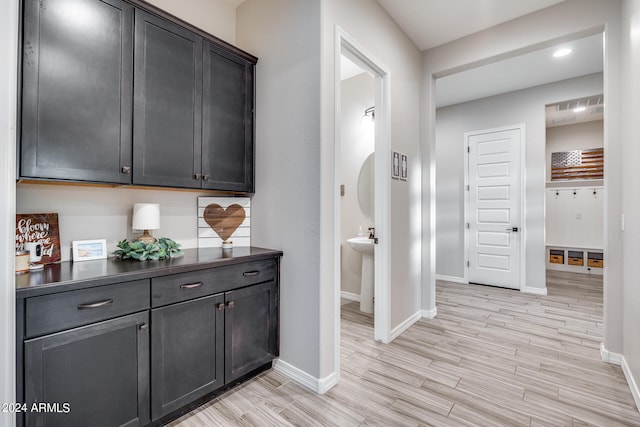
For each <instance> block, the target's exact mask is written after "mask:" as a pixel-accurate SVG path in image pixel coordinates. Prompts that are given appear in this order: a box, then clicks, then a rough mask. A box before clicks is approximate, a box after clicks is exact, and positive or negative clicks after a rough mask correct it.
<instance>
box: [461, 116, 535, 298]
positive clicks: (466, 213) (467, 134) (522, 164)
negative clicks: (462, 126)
mask: <svg viewBox="0 0 640 427" xmlns="http://www.w3.org/2000/svg"><path fill="white" fill-rule="evenodd" d="M514 129H518V130H520V218H519V219H518V221H517V223H518V224H520V228H521V230H520V232H521V234H520V236H521V240H520V278H519V280H520V283H519V289H520V291H521V292H522V291H524V290H525V289H526V277H527V275H526V268H527V263H526V242H527V227H526V220H527V211H526V205H527V204H526V201H527V197H526V193H525V191H526V188H527V186H526V169H527V168H526V162H525V160H526V155H525V152H526V147H527V145H526V133H525V130H526V126H525V124H524V123H521V124H517V125H513V126H504V127H499V128H493V129H483V130H477V131H472V132H465V134H464V139H463V144H464V145H463V153H464V164H465V165H464V193H465V196H464V223H463V227H464V266H463V271H464V282H465V283H469V267H468V266H467V260H468V259H469V229H468V228H467V227H466V224H467V222H469V191H467V188H468V185H469V154H468V153H467V147H468V145H469V138H470V137H471V136H473V135H480V134H485V133H490V132H503V131H507V130H514Z"/></svg>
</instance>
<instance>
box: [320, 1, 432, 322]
mask: <svg viewBox="0 0 640 427" xmlns="http://www.w3.org/2000/svg"><path fill="white" fill-rule="evenodd" d="M323 21H324V22H323V28H322V32H323V43H324V47H323V64H322V67H323V73H324V80H323V86H322V87H323V129H324V130H326V132H325V133H324V134H323V139H322V141H323V143H322V146H323V159H324V160H323V175H322V176H323V187H324V191H325V192H326V194H325V193H323V201H325V203H324V204H323V211H322V212H323V218H331V215H332V212H333V210H334V204H333V195H334V194H335V193H334V192H335V187H333V185H332V182H333V167H334V165H333V164H332V162H331V159H332V158H333V153H332V146H333V135H334V134H333V132H332V130H333V128H334V125H335V124H334V123H333V118H334V116H333V109H334V103H335V99H334V98H335V97H334V78H333V77H334V76H333V70H334V35H335V26H336V25H338V26H339V27H340V28H342V30H344V31H345V32H346V33H347V34H348V35H349V36H350V37H352V38H353V39H355V41H356V42H357V43H358V44H360V45H361V46H362V47H363V48H364V49H366V50H367V52H369V54H371V55H373V57H375V58H376V59H377V60H378V61H379V62H381V63H382V64H384V66H385V67H387V68H388V69H389V70H390V88H391V89H390V90H391V93H390V96H389V98H390V116H391V149H392V150H396V151H400V152H402V153H405V154H407V155H408V159H409V179H408V181H406V182H405V181H399V180H392V182H391V200H390V206H391V219H390V220H391V230H390V231H391V234H390V235H389V236H380V237H381V238H387V239H389V241H390V244H391V248H390V253H391V260H390V263H391V292H390V298H391V301H390V318H391V329H393V328H396V327H398V326H399V325H401V324H402V323H403V322H405V321H406V320H407V319H408V318H410V317H411V316H412V315H415V314H416V312H418V311H419V310H420V305H419V301H420V286H419V282H420V262H421V250H420V225H421V216H420V197H421V194H420V188H421V170H420V152H419V142H420V141H419V138H420V134H419V129H420V127H419V126H420V117H421V116H420V98H419V94H420V82H421V75H422V66H421V63H420V52H419V50H418V49H417V48H416V46H415V45H414V44H413V43H412V42H411V41H410V40H409V39H408V37H407V36H406V35H405V34H404V33H403V32H402V31H401V30H400V29H399V27H398V26H397V25H396V24H395V22H393V20H391V18H390V17H389V15H388V14H387V13H386V11H385V10H384V9H382V7H381V6H380V5H379V4H377V3H376V2H372V1H368V0H348V1H345V0H328V1H326V2H325V13H324V20H323ZM326 227H327V229H328V230H329V229H330V228H331V227H332V224H331V223H330V222H329V221H328V220H327V222H326ZM331 249H332V248H328V249H327V259H331V258H330V257H329V255H328V254H329V253H331ZM327 285H329V283H327Z"/></svg>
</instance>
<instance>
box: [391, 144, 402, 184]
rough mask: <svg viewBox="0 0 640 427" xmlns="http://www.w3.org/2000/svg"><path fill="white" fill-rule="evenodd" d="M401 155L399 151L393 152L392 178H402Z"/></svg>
mask: <svg viewBox="0 0 640 427" xmlns="http://www.w3.org/2000/svg"><path fill="white" fill-rule="evenodd" d="M400 156H401V153H399V152H398V151H392V152H391V178H393V179H400Z"/></svg>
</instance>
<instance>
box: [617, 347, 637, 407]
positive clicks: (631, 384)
mask: <svg viewBox="0 0 640 427" xmlns="http://www.w3.org/2000/svg"><path fill="white" fill-rule="evenodd" d="M620 365H621V366H622V372H624V376H625V378H626V379H627V383H628V384H629V388H630V389H631V395H632V396H633V400H634V401H635V402H636V408H640V389H638V383H637V382H636V380H635V378H634V377H633V374H632V373H631V369H629V365H628V364H627V360H626V359H625V358H624V356H622V363H621V364H620Z"/></svg>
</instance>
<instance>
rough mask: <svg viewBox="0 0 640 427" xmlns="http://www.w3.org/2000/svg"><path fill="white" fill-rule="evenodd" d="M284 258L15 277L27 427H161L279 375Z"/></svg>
mask: <svg viewBox="0 0 640 427" xmlns="http://www.w3.org/2000/svg"><path fill="white" fill-rule="evenodd" d="M281 256H282V252H281V251H274V250H268V249H261V248H240V247H238V248H234V249H233V250H232V252H231V253H228V251H223V250H222V249H220V248H212V249H187V250H185V254H184V256H183V257H180V258H172V259H168V260H164V261H146V262H138V261H134V260H119V259H107V260H94V261H84V262H76V263H72V262H62V263H59V264H52V265H48V266H46V268H45V269H44V271H40V272H36V273H29V274H24V275H16V288H17V289H16V297H17V300H16V316H17V318H16V328H17V335H16V336H17V342H16V347H17V365H18V366H17V400H18V401H19V402H21V405H22V406H21V410H20V411H17V412H18V417H17V419H18V425H19V426H21V425H26V426H35V425H105V426H107V425H109V426H123V425H126V426H143V425H162V424H164V423H166V422H168V421H169V420H171V419H174V418H176V417H178V416H180V415H182V414H184V413H186V412H188V411H189V410H191V409H193V408H194V407H196V406H199V405H200V404H202V403H204V402H206V401H208V400H210V399H211V398H213V397H214V396H215V395H217V394H219V393H220V392H221V391H223V390H226V389H228V388H230V387H232V386H234V385H236V384H238V383H239V382H241V381H243V380H245V379H247V378H250V377H252V376H254V375H256V374H257V373H259V372H261V371H263V370H265V369H268V368H269V367H271V363H272V360H273V359H274V358H275V357H277V356H278V354H279V353H278V352H279V339H278V330H279V320H278V301H279V275H280V274H279V271H280V257H281Z"/></svg>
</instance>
